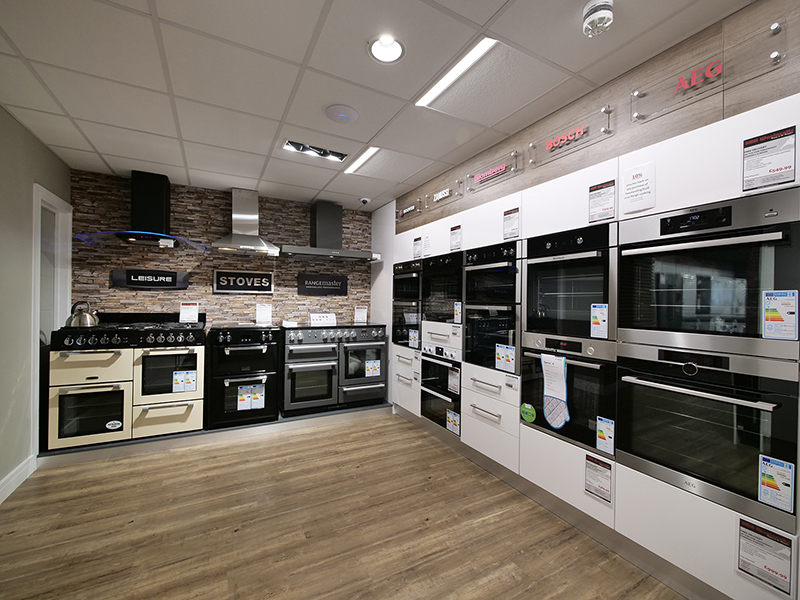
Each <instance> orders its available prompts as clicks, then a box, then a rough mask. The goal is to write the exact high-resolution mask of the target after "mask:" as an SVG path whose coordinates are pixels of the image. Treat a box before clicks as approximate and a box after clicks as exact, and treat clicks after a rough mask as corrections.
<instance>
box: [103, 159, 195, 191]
mask: <svg viewBox="0 0 800 600" xmlns="http://www.w3.org/2000/svg"><path fill="white" fill-rule="evenodd" d="M105 159H106V161H107V162H108V164H109V165H110V166H111V168H112V169H114V171H115V172H116V173H117V175H121V176H122V177H130V176H131V171H144V172H146V173H158V174H159V175H166V176H167V177H169V181H170V183H177V184H178V185H189V179H188V178H187V176H186V169H184V168H183V167H173V166H170V165H160V164H158V163H152V162H148V161H145V160H135V159H133V158H120V157H118V156H106V157H105Z"/></svg>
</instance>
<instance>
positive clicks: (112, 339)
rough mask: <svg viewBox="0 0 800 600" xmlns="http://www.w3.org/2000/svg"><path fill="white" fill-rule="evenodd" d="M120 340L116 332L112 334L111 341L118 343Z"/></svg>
mask: <svg viewBox="0 0 800 600" xmlns="http://www.w3.org/2000/svg"><path fill="white" fill-rule="evenodd" d="M121 341H122V339H121V338H120V337H119V336H118V335H117V334H116V333H115V334H114V337H112V338H111V343H112V344H114V345H116V344H119V343H120V342H121Z"/></svg>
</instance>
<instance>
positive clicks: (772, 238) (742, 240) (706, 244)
mask: <svg viewBox="0 0 800 600" xmlns="http://www.w3.org/2000/svg"><path fill="white" fill-rule="evenodd" d="M782 239H783V232H782V231H773V232H772V233H759V234H756V235H743V236H740V237H732V238H725V239H722V240H704V241H702V242H684V243H682V244H667V245H665V246H653V247H650V248H628V249H627V250H622V251H621V252H620V254H622V256H634V255H636V254H657V253H659V252H673V251H675V250H694V249H695V248H716V247H717V246H733V245H735V244H750V243H753V242H776V241H780V240H782Z"/></svg>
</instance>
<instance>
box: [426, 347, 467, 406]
mask: <svg viewBox="0 0 800 600" xmlns="http://www.w3.org/2000/svg"><path fill="white" fill-rule="evenodd" d="M457 364H459V363H453V365H457ZM453 365H450V364H447V363H445V362H444V361H438V360H437V361H434V360H432V359H429V358H426V357H425V356H423V357H422V387H424V388H428V389H429V390H433V391H434V392H436V393H438V394H440V395H442V396H446V397H448V398H450V399H451V400H454V399H456V398H458V397H459V394H460V393H461V369H459V368H458V367H456V366H453Z"/></svg>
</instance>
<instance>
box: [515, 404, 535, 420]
mask: <svg viewBox="0 0 800 600" xmlns="http://www.w3.org/2000/svg"><path fill="white" fill-rule="evenodd" d="M519 414H520V415H522V419H523V420H525V421H527V422H528V423H533V422H534V421H535V420H536V409H535V408H534V407H533V404H528V403H525V404H523V405H522V406H520V407H519Z"/></svg>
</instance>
